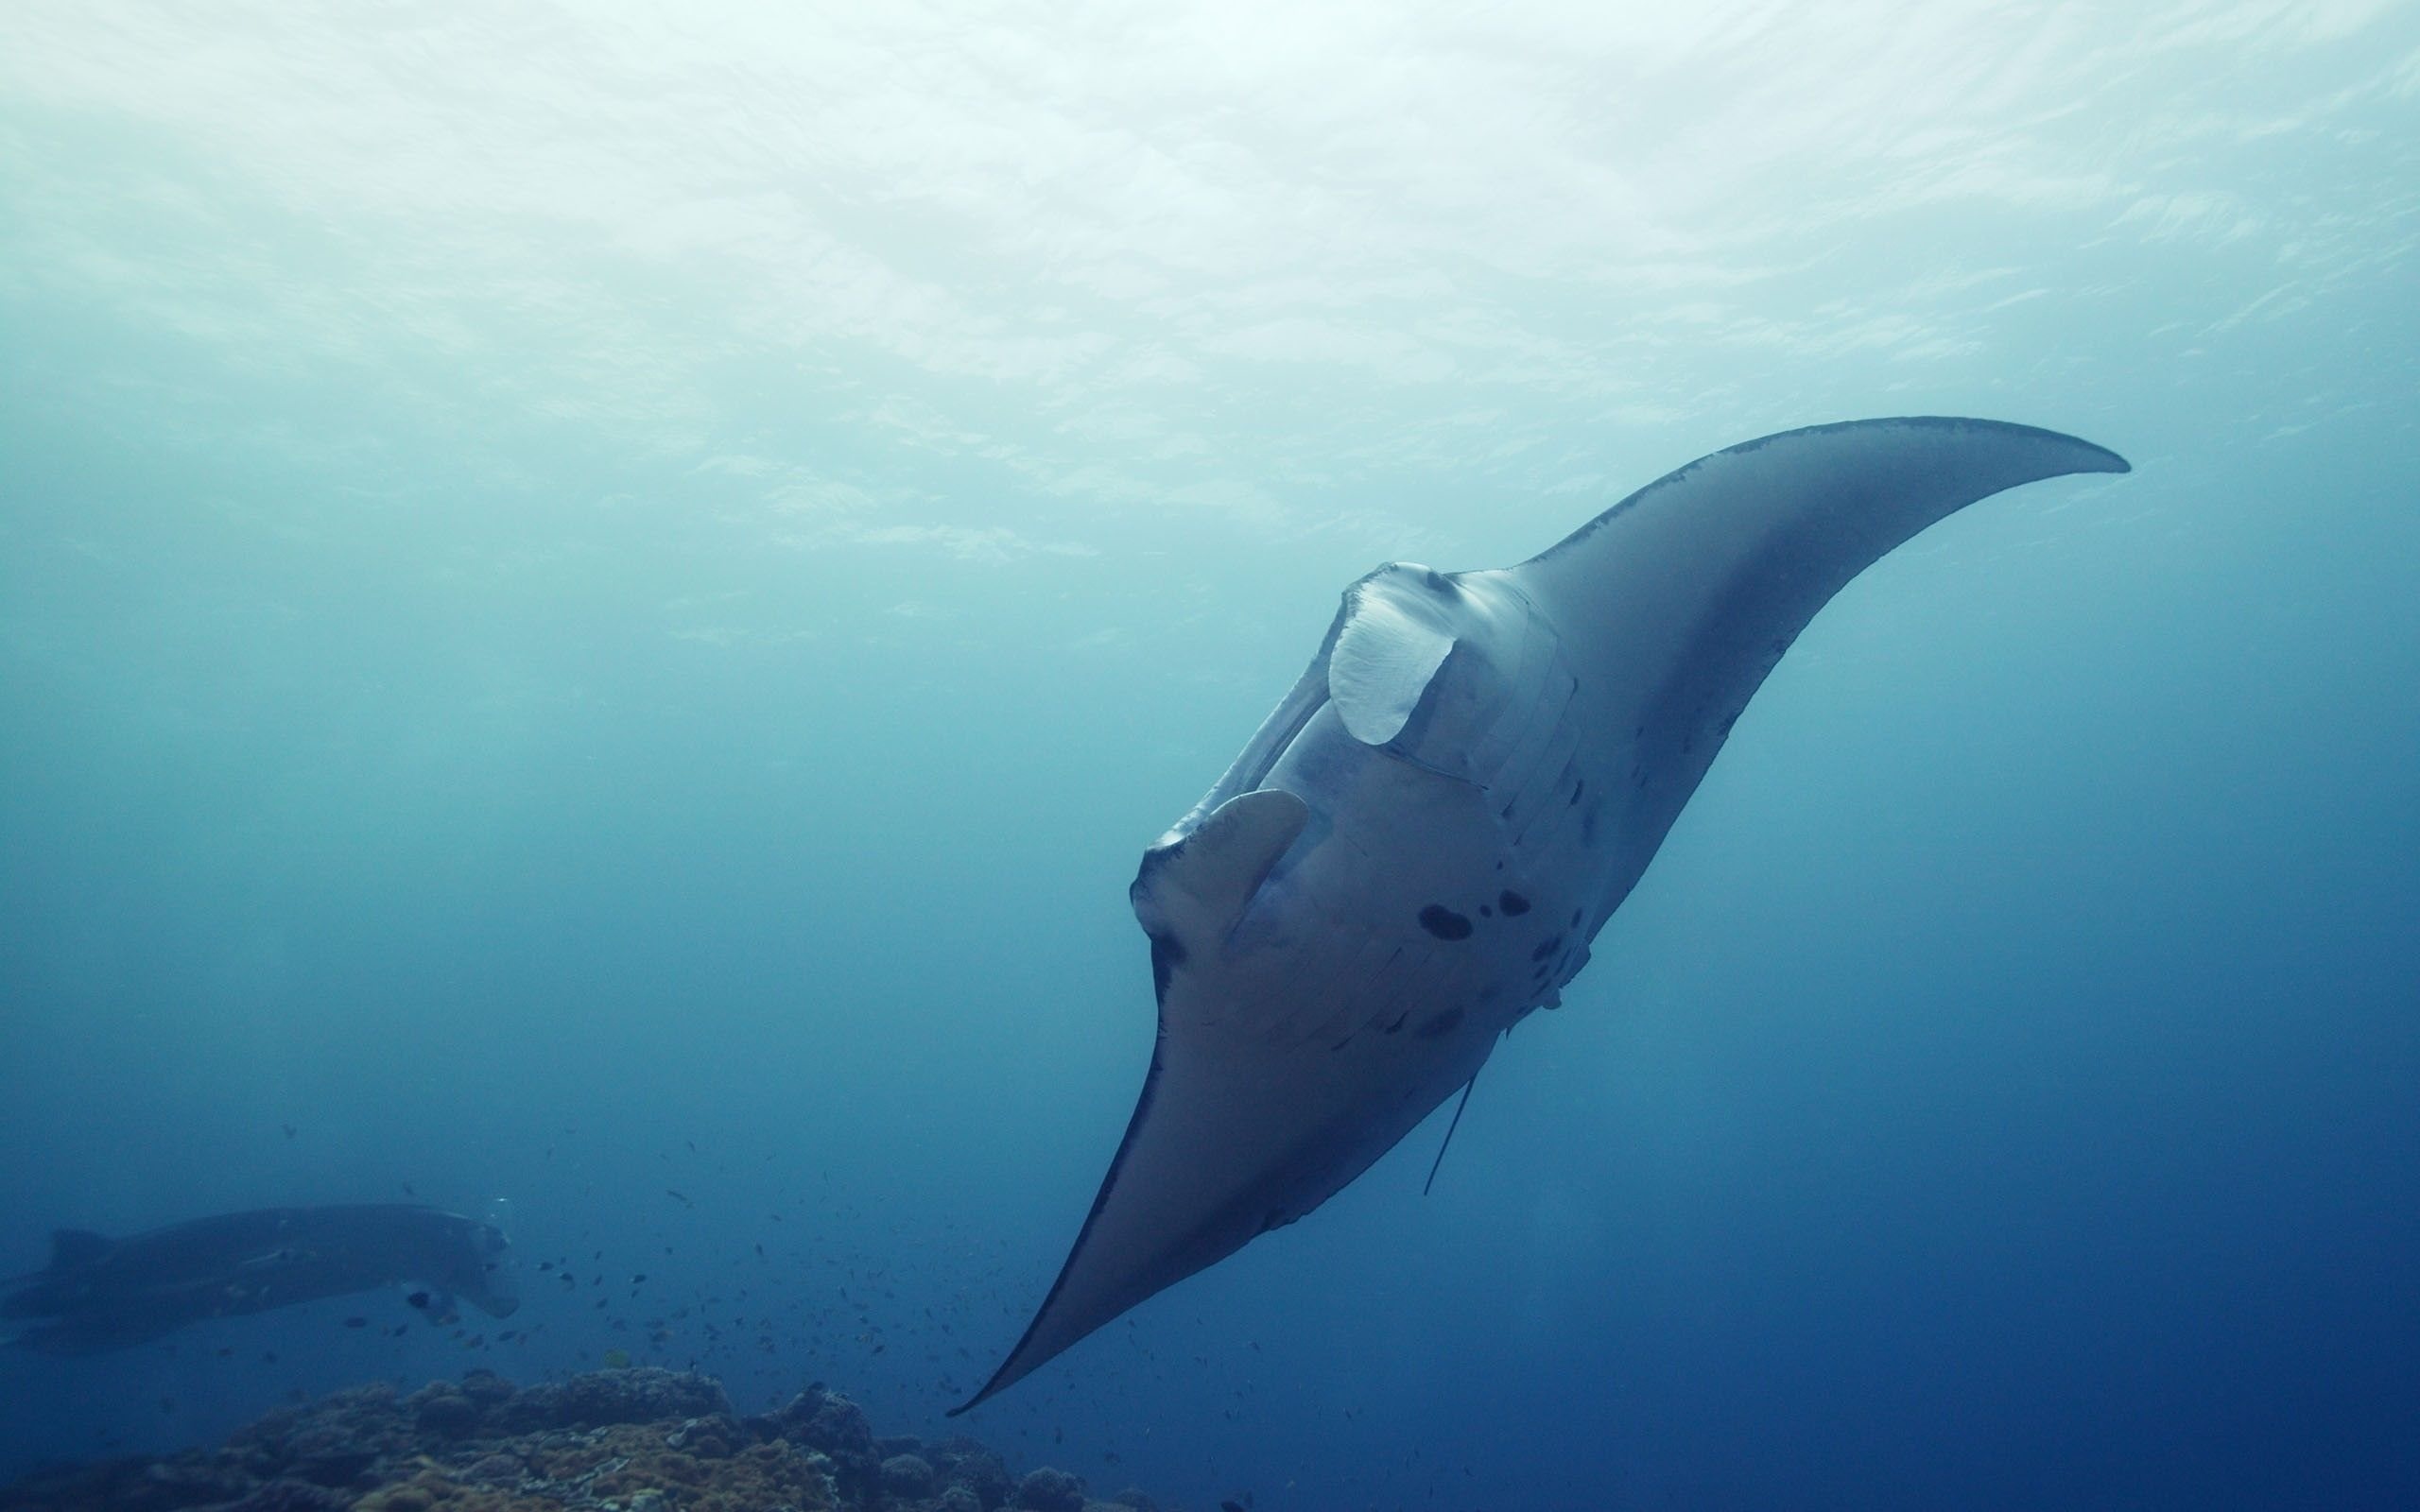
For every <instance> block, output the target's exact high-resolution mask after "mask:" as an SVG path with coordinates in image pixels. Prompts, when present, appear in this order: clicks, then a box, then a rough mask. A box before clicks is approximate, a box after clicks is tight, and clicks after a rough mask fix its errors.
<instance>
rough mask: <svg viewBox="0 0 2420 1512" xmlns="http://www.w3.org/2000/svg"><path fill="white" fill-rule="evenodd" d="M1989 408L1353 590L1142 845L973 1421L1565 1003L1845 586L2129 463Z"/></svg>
mask: <svg viewBox="0 0 2420 1512" xmlns="http://www.w3.org/2000/svg"><path fill="white" fill-rule="evenodd" d="M2126 471H2127V466H2126V463H2125V461H2124V459H2123V458H2121V457H2119V456H2118V455H2115V454H2114V453H2110V452H2107V451H2103V450H2102V449H2101V448H2100V447H2098V446H2094V445H2091V444H2090V443H2088V442H2085V441H2080V440H2077V439H2076V438H2073V437H2070V436H2061V435H2058V434H2056V433H2054V432H2050V431H2043V430H2035V429H2032V428H2031V427H2029V426H2023V425H2007V424H2001V423H1998V422H1997V421H1979V420H1944V419H1910V420H1876V421H1858V422H1855V423H1850V424H1841V425H1821V426H1816V427H1814V428H1812V429H1809V430H1800V431H1790V432H1787V433H1785V434H1783V435H1779V436H1769V437H1766V438H1764V439H1762V440H1756V441H1749V442H1747V443H1745V444H1744V445H1740V446H1735V447H1732V448H1731V449H1730V450H1728V451H1724V452H1717V453H1715V454H1714V455H1711V456H1707V457H1703V458H1701V459H1699V460H1698V461H1696V462H1692V463H1691V464H1689V465H1688V466H1687V467H1685V468H1683V469H1681V470H1680V471H1679V472H1674V473H1671V474H1670V475H1668V476H1667V477H1664V478H1661V479H1659V480H1657V481H1656V482H1654V483H1651V484H1649V485H1648V486H1647V487H1646V488H1644V489H1641V490H1639V491H1638V492H1636V493H1634V494H1632V495H1631V496H1630V497H1629V498H1627V499H1624V500H1623V501H1622V502H1621V503H1619V504H1617V505H1616V506H1614V507H1612V508H1611V509H1608V510H1606V511H1605V512H1604V513H1603V514H1601V515H1599V516H1598V517H1597V518H1596V519H1594V520H1592V521H1590V522H1589V523H1588V524H1585V525H1582V527H1581V528H1580V529H1579V530H1577V531H1575V532H1573V533H1572V535H1571V536H1570V537H1569V538H1568V539H1566V540H1564V541H1563V543H1562V544H1560V545H1558V546H1556V547H1554V548H1553V549H1552V550H1550V551H1547V552H1545V553H1543V554H1542V555H1540V556H1536V557H1533V558H1530V559H1529V560H1528V561H1525V562H1523V563H1521V564H1520V565H1519V566H1517V567H1511V568H1505V569H1502V570H1500V571H1492V572H1467V573H1452V574H1446V573H1436V572H1431V571H1429V570H1428V569H1426V568H1424V567H1413V566H1408V565H1405V564H1402V563H1396V564H1394V565H1391V566H1387V567H1382V568H1380V569H1379V570H1378V571H1376V572H1374V573H1372V574H1371V575H1370V576H1367V577H1364V578H1362V579H1361V580H1360V581H1359V582H1357V583H1356V584H1354V585H1353V586H1352V587H1351V588H1350V589H1348V590H1347V591H1346V592H1345V594H1344V607H1343V608H1342V610H1340V611H1339V612H1338V614H1337V617H1336V623H1335V624H1334V625H1332V626H1331V627H1329V629H1328V633H1327V640H1326V642H1325V644H1322V646H1321V647H1320V652H1319V655H1318V656H1317V657H1316V658H1314V659H1313V661H1312V662H1311V666H1310V670H1309V671H1307V672H1305V673H1304V674H1303V678H1302V680H1301V681H1300V682H1297V683H1296V684H1295V685H1294V691H1293V692H1292V693H1290V694H1288V695H1287V696H1286V699H1285V701H1284V702H1283V703H1280V704H1279V705H1278V706H1277V711H1276V712H1275V713H1272V714H1271V715H1270V716H1269V719H1268V721H1267V722H1266V723H1264V724H1263V725H1262V726H1261V727H1260V732H1259V733H1258V734H1256V735H1254V736H1253V739H1252V743H1251V744H1250V745H1248V746H1246V747H1244V750H1243V754H1242V755H1240V756H1238V757H1237V758H1236V762H1235V765H1232V766H1230V767H1229V768H1227V774H1226V775H1225V776H1224V777H1222V778H1220V779H1219V782H1218V785H1217V786H1215V787H1213V788H1211V789H1210V792H1209V794H1208V796H1206V797H1205V798H1203V799H1202V800H1201V802H1200V803H1198V804H1196V805H1194V808H1193V811H1192V812H1191V813H1190V814H1187V815H1186V816H1184V818H1183V819H1181V820H1179V821H1178V822H1177V824H1176V827H1175V828H1174V829H1171V830H1170V831H1168V833H1167V834H1165V835H1163V836H1162V837H1161V838H1160V841H1159V843H1158V844H1156V845H1154V846H1152V847H1151V849H1150V851H1146V852H1145V853H1144V856H1143V866H1142V870H1141V872H1140V873H1139V874H1138V875H1137V876H1136V877H1135V879H1134V885H1133V889H1132V897H1133V902H1134V913H1135V917H1136V918H1137V919H1140V920H1141V921H1142V925H1143V930H1144V933H1146V934H1147V935H1149V936H1150V941H1151V973H1152V979H1153V982H1154V984H1155V985H1156V987H1157V988H1158V995H1159V1018H1160V1023H1159V1042H1158V1046H1157V1049H1156V1051H1155V1053H1154V1054H1153V1055H1152V1057H1151V1069H1150V1074H1149V1076H1147V1077H1146V1078H1145V1080H1144V1083H1143V1095H1142V1099H1141V1101H1140V1102H1139V1103H1137V1105H1136V1106H1135V1108H1134V1116H1133V1119H1132V1122H1131V1123H1130V1124H1129V1125H1127V1129H1126V1138H1125V1140H1124V1142H1123V1143H1121V1144H1120V1145H1119V1146H1118V1150H1117V1156H1116V1159H1115V1160H1113V1161H1112V1162H1111V1163H1110V1168H1109V1175H1108V1176H1107V1177H1106V1178H1104V1179H1103V1180H1102V1182H1101V1186H1100V1193H1099V1194H1098V1196H1096V1197H1095V1198H1094V1199H1093V1207H1092V1212H1091V1213H1090V1215H1089V1216H1087V1217H1086V1218H1085V1220H1084V1226H1083V1229H1082V1231H1081V1232H1080V1234H1078V1235H1077V1237H1076V1244H1075V1247H1074V1249H1073V1250H1072V1251H1071V1252H1070V1253H1069V1255H1068V1256H1067V1262H1066V1264H1065V1266H1064V1267H1063V1269H1062V1270H1061V1271H1060V1273H1059V1280H1058V1281H1057V1282H1056V1284H1054V1285H1053V1286H1052V1287H1051V1288H1050V1295H1049V1296H1048V1297H1046V1298H1045V1299H1044V1301H1043V1304H1042V1308H1041V1311H1040V1312H1039V1313H1037V1314H1035V1316H1034V1319H1033V1322H1032V1324H1031V1326H1030V1327H1029V1328H1028V1329H1027V1330H1026V1332H1025V1337H1024V1338H1023V1339H1021V1340H1019V1341H1018V1343H1017V1346H1016V1348H1015V1349H1012V1350H1011V1351H1010V1353H1009V1356H1008V1359H1007V1360H1006V1361H1005V1362H1004V1363H1003V1364H1002V1365H1001V1366H1000V1368H999V1370H998V1371H997V1372H996V1373H995V1374H994V1376H993V1377H992V1379H991V1380H990V1382H988V1383H985V1385H984V1387H983V1389H982V1390H981V1391H978V1392H977V1393H976V1394H975V1396H974V1398H973V1399H972V1400H969V1401H967V1402H966V1403H965V1404H964V1405H963V1406H961V1407H959V1408H958V1409H957V1411H959V1412H963V1411H965V1410H966V1408H968V1407H972V1406H974V1405H975V1404H976V1403H977V1402H979V1401H982V1400H985V1399H986V1398H988V1397H991V1396H992V1395H994V1393H996V1392H998V1391H1001V1390H1003V1389H1004V1388H1006V1387H1007V1386H1009V1385H1010V1384H1011V1383H1014V1382H1016V1381H1018V1380H1019V1379H1021V1378H1023V1377H1024V1376H1025V1375H1027V1374H1028V1373H1029V1372H1030V1371H1032V1370H1033V1369H1035V1368H1036V1367H1037V1366H1041V1365H1042V1364H1043V1363H1044V1362H1046V1361H1047V1360H1049V1359H1050V1358H1051V1357H1052V1356H1054V1355H1056V1354H1058V1353H1059V1352H1060V1351H1061V1350H1063V1349H1066V1348H1067V1347H1068V1346H1070V1345H1072V1344H1074V1343H1075V1342H1076V1341H1077V1340H1079V1339H1080V1338H1082V1337H1083V1336H1084V1335H1086V1334H1088V1333H1090V1332H1093V1331H1094V1330H1095V1329H1098V1328H1099V1327H1100V1326H1101V1325H1102V1324H1104V1323H1107V1322H1108V1321H1110V1320H1111V1319H1112V1318H1115V1317H1116V1316H1117V1315H1118V1314H1121V1313H1123V1312H1125V1311H1126V1310H1127V1309H1128V1308H1131V1307H1132V1306H1134V1305H1135V1304H1136V1303H1138V1302H1140V1301H1142V1300H1143V1299H1144V1298H1146V1297H1150V1296H1151V1295H1153V1294H1154V1293H1156V1292H1158V1291H1160V1290H1161V1289H1163V1288H1165V1287H1167V1286H1171V1285H1173V1284H1175V1283H1176V1282H1178V1281H1180V1280H1184V1278H1185V1277H1187V1276H1190V1275H1192V1274H1193V1273H1194V1272H1196V1271H1198V1270H1201V1268H1203V1267H1204V1266H1206V1265H1210V1264H1212V1263H1216V1262H1218V1261H1219V1260H1221V1259H1223V1258H1225V1257H1226V1256H1228V1255H1231V1254H1233V1253H1235V1252H1236V1250H1237V1249H1239V1248H1241V1247H1242V1246H1244V1245H1245V1244H1247V1243H1249V1242H1250V1241H1251V1240H1252V1239H1253V1236H1255V1235H1257V1234H1263V1233H1266V1232H1268V1231H1269V1230H1270V1229H1275V1228H1277V1227H1279V1226H1280V1225H1283V1224H1288V1223H1291V1222H1293V1221H1294V1220H1295V1219H1297V1218H1300V1217H1302V1216H1303V1215H1304V1214H1305V1213H1306V1212H1309V1211H1311V1210H1312V1209H1314V1208H1316V1207H1318V1206H1319V1205H1320V1204H1321V1203H1322V1202H1324V1201H1326V1200H1327V1199H1328V1198H1329V1197H1330V1196H1333V1195H1334V1194H1336V1193H1337V1192H1338V1191H1339V1190H1340V1189H1341V1188H1342V1187H1343V1186H1344V1185H1345V1184H1346V1183H1347V1182H1349V1181H1351V1180H1352V1179H1353V1178H1354V1177H1357V1176H1359V1175H1360V1174H1361V1173H1362V1172H1363V1171H1365V1170H1367V1169H1368V1168H1369V1166H1370V1164H1371V1162H1373V1161H1374V1160H1377V1158H1378V1157H1379V1156H1381V1155H1383V1154H1385V1153H1386V1152H1387V1151H1388V1150H1389V1149H1390V1148H1392V1146H1393V1145H1394V1143H1395V1142H1396V1141H1398V1140H1400V1139H1402V1138H1403V1136H1404V1135H1405V1134H1406V1133H1407V1132H1409V1130H1410V1128H1411V1127H1412V1125H1415V1124H1417V1123H1419V1122H1420V1121H1421V1120H1422V1119H1423V1118H1426V1116H1427V1115H1428V1113H1429V1111H1430V1110H1431V1109H1433V1108H1436V1107H1437V1106H1438V1104H1439V1103H1441V1102H1443V1100H1444V1099H1445V1098H1446V1097H1448V1096H1450V1095H1451V1094H1452V1093H1453V1092H1454V1091H1457V1090H1458V1089H1461V1088H1462V1087H1464V1086H1466V1085H1468V1084H1469V1082H1470V1080H1471V1078H1472V1077H1474V1076H1476V1075H1477V1074H1478V1069H1479V1066H1480V1065H1481V1064H1482V1063H1483V1062H1484V1061H1485V1060H1486V1059H1487V1057H1488V1053H1489V1051H1490V1050H1492V1049H1493V1048H1494V1047H1495V1041H1496V1038H1497V1037H1498V1036H1499V1035H1501V1034H1502V1033H1503V1032H1504V1031H1505V1030H1507V1029H1509V1028H1511V1027H1512V1026H1513V1024H1514V1023H1516V1022H1519V1021H1520V1020H1521V1019H1522V1018H1523V1017H1524V1016H1525V1015H1527V1014H1528V1013H1530V1011H1531V1010H1532V1009H1535V1008H1540V1007H1552V1006H1554V1005H1556V1004H1557V1003H1559V1002H1560V1001H1561V999H1560V996H1559V994H1560V993H1561V992H1562V990H1563V988H1564V984H1566V983H1568V982H1569V981H1570V980H1571V979H1572V977H1573V975H1575V974H1576V973H1577V972H1578V971H1580V969H1581V968H1582V966H1584V965H1585V964H1587V960H1588V943H1589V941H1590V940H1591V939H1593V938H1594V937H1595V936H1596V934H1597V931H1598V930H1599V928H1601V927H1603V925H1604V922H1605V920H1606V919H1608V918H1609V917H1611V915H1612V914H1613V912H1614V910H1615V909H1616V907H1618V906H1619V905H1620V903H1621V902H1622V900H1623V899H1624V898H1625V897H1627V896H1628V895H1629V893H1630V890H1631V888H1632V886H1633V885H1634V884H1635V883H1636V882H1637V881H1638V879H1639V875H1640V873H1642V872H1643V871H1645V870H1646V869H1647V864H1648V862H1649V861H1651V859H1653V857H1654V855H1655V851H1656V847H1657V846H1659V845H1660V844H1662V842H1663V839H1664V835H1665V832H1667V831H1668V830H1669V829H1670V828H1671V827H1672V821H1673V820H1674V819H1675V818H1677V817H1678V816H1679V815H1680V812H1681V808H1682V805H1683V804H1685V803H1686V802H1687V801H1688V798H1689V795H1690V794H1691V793H1692V792H1694V791H1696V789H1697V785H1698V781H1699V779H1701V778H1702V777H1703V776H1704V775H1705V771H1706V766H1707V765H1708V764H1709V763H1711V762H1712V761H1713V760H1714V756H1715V753H1716V752H1717V751H1719V750H1720V749H1721V748H1722V743H1723V740H1724V738H1725V737H1726V736H1728V735H1729V734H1730V732H1731V726H1732V722H1733V721H1734V720H1736V719H1737V718H1738V717H1739V712H1740V710H1741V709H1742V708H1744V707H1745V706H1746V705H1747V702H1748V699H1749V697H1750V696H1752V695H1754V694H1755V691H1756V688H1757V686H1758V685H1759V684H1760V683H1762V682H1763V681H1764V679H1765V675H1766V674H1767V673H1769V672H1771V671H1772V668H1773V664H1774V663H1775V662H1778V661H1779V660H1780V659H1781V655H1782V653H1783V652H1784V651H1786V650H1788V649H1789V644H1790V642H1791V641H1793V640H1794V639H1796V638H1797V636H1798V633H1799V631H1801V630H1802V629H1804V628H1805V627H1806V623H1807V621H1809V620H1810V619H1812V618H1813V617H1814V615H1815V611H1816V610H1819V609H1822V608H1823V607H1824V603H1825V602H1826V601H1827V600H1829V599H1830V598H1831V597H1832V595H1833V594H1835V593H1839V592H1840V591H1841V589H1842V588H1843V587H1845V586H1846V585H1847V584H1848V582H1849V580H1850V579H1851V578H1853V577H1855V576H1857V575H1858V573H1860V572H1862V571H1864V570H1865V568H1866V567H1867V566H1869V565H1871V564H1872V563H1873V562H1875V561H1876V560H1878V559H1880V558H1882V557H1883V556H1884V555H1886V554H1887V553H1889V552H1890V551H1891V549H1892V548H1893V547H1894V546H1897V545H1898V544H1899V543H1900V542H1902V541H1906V540H1908V539H1909V538H1910V537H1911V536H1913V535H1915V534H1916V533H1917V532H1918V531H1920V530H1922V529H1924V528H1925V527H1926V526H1927V525H1929V524H1933V523H1934V522H1935V521H1937V520H1940V519H1942V518H1943V517H1945V516H1946V515H1948V514H1951V513H1952V512H1954V511H1956V510H1958V509H1960V508H1962V507H1964V506H1966V505H1969V504H1972V503H1974V502H1975V501H1976V500H1978V499H1980V498H1983V497H1985V496H1987V495H1989V494H1993V493H1997V492H1998V491H2000V490H2003V489H2008V488H2014V487H2015V486H2016V485H2017V484H2020V483H2031V482H2033V481H2035V480H2037V479H2041V478H2049V477H2057V476H2060V475H2062V474H2064V473H2070V472H2126Z"/></svg>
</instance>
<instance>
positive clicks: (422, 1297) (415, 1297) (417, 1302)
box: [404, 1292, 428, 1312]
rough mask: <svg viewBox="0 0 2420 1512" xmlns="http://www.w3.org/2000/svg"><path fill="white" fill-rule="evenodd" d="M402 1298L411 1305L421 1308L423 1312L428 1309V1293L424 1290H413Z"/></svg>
mask: <svg viewBox="0 0 2420 1512" xmlns="http://www.w3.org/2000/svg"><path fill="white" fill-rule="evenodd" d="M404 1300H405V1301H406V1302H409V1303H410V1304H411V1305H412V1306H414V1307H417V1308H419V1309H421V1310H422V1311H423V1312H426V1311H427V1309H428V1294H427V1293H426V1292H414V1293H412V1294H411V1295H410V1296H409V1297H405V1298H404Z"/></svg>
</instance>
